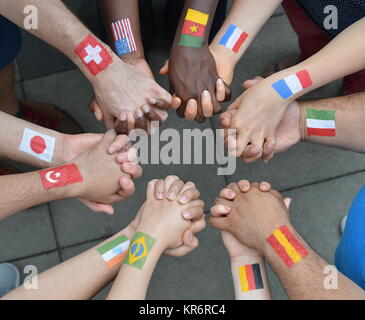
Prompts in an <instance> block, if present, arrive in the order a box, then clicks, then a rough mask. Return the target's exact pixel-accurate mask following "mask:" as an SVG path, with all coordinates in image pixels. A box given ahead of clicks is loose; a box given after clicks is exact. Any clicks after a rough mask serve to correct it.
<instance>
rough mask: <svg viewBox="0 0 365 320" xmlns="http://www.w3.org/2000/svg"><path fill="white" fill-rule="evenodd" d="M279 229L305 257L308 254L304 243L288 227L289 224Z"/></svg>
mask: <svg viewBox="0 0 365 320" xmlns="http://www.w3.org/2000/svg"><path fill="white" fill-rule="evenodd" d="M279 229H280V230H281V232H282V233H283V234H284V235H285V237H286V238H287V239H288V241H289V242H290V243H291V245H292V246H293V247H294V248H295V250H297V251H298V252H299V253H300V255H301V256H302V257H303V258H304V257H305V256H306V255H308V251H307V249H306V248H304V247H303V246H302V244H301V243H300V242H299V241H298V240H297V238H296V237H295V236H294V235H293V233H292V232H291V231H290V230H289V229H288V227H287V226H281V227H280V228H279Z"/></svg>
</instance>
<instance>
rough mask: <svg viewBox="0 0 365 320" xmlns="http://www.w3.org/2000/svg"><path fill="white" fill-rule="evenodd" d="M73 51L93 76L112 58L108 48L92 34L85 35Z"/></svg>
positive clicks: (109, 62) (104, 67) (111, 60)
mask: <svg viewBox="0 0 365 320" xmlns="http://www.w3.org/2000/svg"><path fill="white" fill-rule="evenodd" d="M75 53H76V54H77V55H78V56H79V57H80V59H81V61H82V62H83V63H84V65H85V66H86V67H87V68H88V69H89V71H90V72H91V74H92V75H94V76H96V75H97V74H98V73H99V72H101V71H103V70H104V69H106V68H107V67H108V66H109V65H110V64H111V63H112V62H113V58H112V57H111V56H110V54H109V52H108V50H106V49H105V48H104V46H103V45H102V44H101V43H99V42H98V41H97V40H96V39H95V38H94V37H93V36H92V35H89V36H87V37H86V38H85V39H84V40H83V41H82V42H81V43H80V44H79V45H78V46H77V47H76V49H75Z"/></svg>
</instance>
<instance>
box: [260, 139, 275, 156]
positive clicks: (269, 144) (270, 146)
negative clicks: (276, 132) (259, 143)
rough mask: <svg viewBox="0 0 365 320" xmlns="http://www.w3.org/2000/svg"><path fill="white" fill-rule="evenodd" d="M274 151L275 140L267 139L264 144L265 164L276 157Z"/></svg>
mask: <svg viewBox="0 0 365 320" xmlns="http://www.w3.org/2000/svg"><path fill="white" fill-rule="evenodd" d="M274 150H275V140H274V138H269V139H266V142H265V144H264V150H263V152H262V159H263V160H264V161H265V162H268V161H269V160H271V159H272V158H273V157H274Z"/></svg>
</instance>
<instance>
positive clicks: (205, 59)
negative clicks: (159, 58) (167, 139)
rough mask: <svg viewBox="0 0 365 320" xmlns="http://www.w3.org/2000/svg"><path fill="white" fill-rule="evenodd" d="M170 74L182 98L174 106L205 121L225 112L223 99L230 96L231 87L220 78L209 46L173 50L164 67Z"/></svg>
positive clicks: (174, 90)
mask: <svg viewBox="0 0 365 320" xmlns="http://www.w3.org/2000/svg"><path fill="white" fill-rule="evenodd" d="M160 73H161V74H168V75H169V79H170V92H172V93H174V96H178V97H179V98H180V99H181V100H182V105H181V106H180V103H178V104H175V103H174V104H173V105H172V106H173V107H174V108H175V109H176V108H178V107H179V108H178V115H179V116H181V117H184V116H185V117H186V118H187V119H188V120H194V119H195V120H196V121H198V122H204V120H205V119H206V118H209V117H211V116H212V115H213V114H217V113H219V112H220V111H221V106H220V103H219V102H222V101H226V100H229V99H230V90H229V89H228V87H227V86H226V85H225V84H224V82H223V81H222V80H221V79H219V76H218V73H217V69H216V65H215V61H214V57H213V55H212V54H211V52H210V51H209V48H208V47H207V46H203V47H201V48H194V49H191V48H187V47H179V48H173V49H172V51H171V57H170V61H169V62H167V63H166V64H165V66H164V67H163V68H162V69H161V70H160Z"/></svg>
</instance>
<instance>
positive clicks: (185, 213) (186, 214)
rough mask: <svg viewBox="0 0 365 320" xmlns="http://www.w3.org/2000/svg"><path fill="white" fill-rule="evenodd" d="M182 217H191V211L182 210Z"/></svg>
mask: <svg viewBox="0 0 365 320" xmlns="http://www.w3.org/2000/svg"><path fill="white" fill-rule="evenodd" d="M183 217H184V218H185V219H191V217H192V216H191V213H190V212H189V211H184V212H183Z"/></svg>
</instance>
